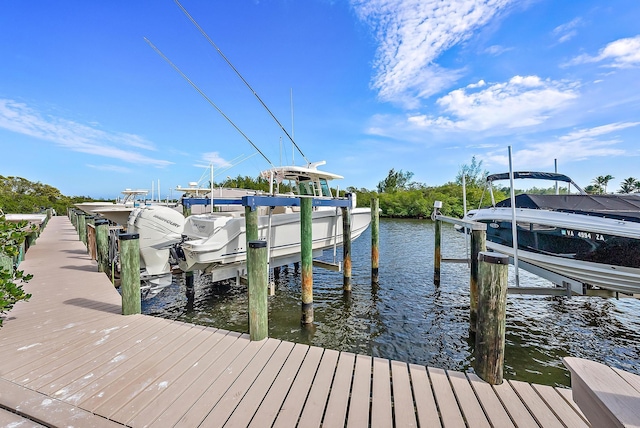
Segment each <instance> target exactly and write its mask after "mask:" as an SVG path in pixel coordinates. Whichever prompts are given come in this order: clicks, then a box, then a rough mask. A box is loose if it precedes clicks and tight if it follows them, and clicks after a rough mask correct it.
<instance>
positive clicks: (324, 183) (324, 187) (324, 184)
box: [320, 178, 331, 198]
mask: <svg viewBox="0 0 640 428" xmlns="http://www.w3.org/2000/svg"><path fill="white" fill-rule="evenodd" d="M320 188H321V189H322V196H326V197H328V198H330V197H331V189H329V183H327V179H326V178H321V179H320Z"/></svg>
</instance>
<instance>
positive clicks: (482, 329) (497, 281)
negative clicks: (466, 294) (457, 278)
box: [475, 252, 509, 385]
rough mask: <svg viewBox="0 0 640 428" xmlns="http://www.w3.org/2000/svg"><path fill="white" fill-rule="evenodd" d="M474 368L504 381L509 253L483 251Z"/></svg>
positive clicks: (491, 378) (487, 378)
mask: <svg viewBox="0 0 640 428" xmlns="http://www.w3.org/2000/svg"><path fill="white" fill-rule="evenodd" d="M478 258H479V264H478V267H479V276H478V279H479V282H478V285H479V287H478V290H479V294H478V323H477V332H476V350H475V354H476V359H475V370H476V373H477V374H478V376H480V377H481V378H482V379H483V380H484V381H485V382H488V383H490V384H492V385H499V384H501V383H502V377H503V371H504V344H505V323H506V308H507V272H508V266H509V257H508V256H506V255H504V254H496V253H489V252H481V253H480V254H479V256H478Z"/></svg>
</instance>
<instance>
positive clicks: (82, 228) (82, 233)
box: [77, 212, 87, 246]
mask: <svg viewBox="0 0 640 428" xmlns="http://www.w3.org/2000/svg"><path fill="white" fill-rule="evenodd" d="M77 229H78V239H79V240H80V241H82V243H83V244H84V245H85V246H86V245H87V222H86V219H85V215H84V213H83V212H82V213H78V228H77Z"/></svg>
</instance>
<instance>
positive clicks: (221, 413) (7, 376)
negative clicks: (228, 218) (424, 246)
mask: <svg viewBox="0 0 640 428" xmlns="http://www.w3.org/2000/svg"><path fill="white" fill-rule="evenodd" d="M20 268H21V269H22V270H24V271H25V272H27V273H32V274H33V275H34V279H33V280H32V281H31V282H30V283H29V284H27V285H26V286H25V287H24V288H25V290H26V291H28V292H30V293H32V294H33V297H32V298H31V300H30V301H29V302H19V303H18V304H17V305H16V306H15V308H14V309H13V310H12V311H11V312H9V313H8V314H7V317H6V318H5V321H4V327H2V328H1V329H0V425H2V426H5V425H10V424H12V423H14V424H17V423H18V422H28V423H29V424H30V425H29V426H40V425H38V424H42V425H44V426H82V427H88V426H96V427H98V426H107V427H108V426H131V427H142V426H159V427H170V426H179V427H192V426H193V427H195V426H203V427H217V426H227V427H245V426H252V427H267V426H277V427H284V426H292V427H293V426H300V427H310V426H323V427H334V426H335V427H341V426H349V427H367V426H372V427H392V426H396V427H411V426H420V427H426V426H445V427H463V426H470V427H490V426H494V427H509V426H518V427H538V426H542V427H585V426H589V424H588V422H587V420H586V418H585V417H584V415H583V414H582V413H581V412H580V411H579V410H578V408H577V406H576V405H575V403H574V402H573V401H572V399H571V390H569V389H562V388H553V387H550V386H543V385H534V384H528V383H525V382H518V381H505V382H504V383H503V384H502V385H499V386H491V385H489V384H487V383H484V382H483V381H481V380H480V379H479V378H477V377H475V376H474V375H472V374H468V373H460V372H454V371H448V370H442V369H437V368H431V367H424V366H419V365H414V364H408V363H406V362H400V361H390V360H386V359H381V358H372V357H370V356H366V355H355V354H352V353H348V352H337V351H334V350H329V349H322V348H318V347H313V346H307V345H302V344H294V343H290V342H283V341H280V340H277V339H265V340H262V341H259V342H251V341H250V340H249V337H248V335H246V334H240V333H235V332H229V331H226V330H222V329H215V328H209V327H202V326H197V325H191V324H186V323H183V322H177V321H171V320H166V319H161V318H155V317H151V316H146V315H130V316H123V315H120V313H121V300H120V295H119V294H118V292H117V291H116V290H115V289H114V288H113V286H112V285H111V283H110V282H109V280H108V278H107V276H105V275H104V274H103V273H98V272H97V267H96V263H95V262H93V261H92V260H90V258H89V256H88V254H87V252H86V249H85V247H84V245H83V244H82V243H81V242H80V241H78V236H77V234H76V231H75V230H74V228H73V226H72V225H71V223H70V222H69V220H68V219H67V218H66V217H53V218H52V219H51V220H50V221H49V224H48V225H47V227H46V229H45V230H44V232H43V233H42V235H41V236H40V237H39V238H38V240H37V242H36V245H34V246H33V247H31V248H30V249H29V251H28V253H27V257H26V260H25V261H24V262H23V263H22V264H21V266H20ZM338 292H339V291H338ZM221 327H223V326H221Z"/></svg>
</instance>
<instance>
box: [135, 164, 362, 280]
mask: <svg viewBox="0 0 640 428" xmlns="http://www.w3.org/2000/svg"><path fill="white" fill-rule="evenodd" d="M324 163H325V162H316V163H313V164H308V165H307V166H285V167H274V168H271V169H269V170H266V171H263V172H262V173H261V175H262V177H268V178H269V179H270V180H271V182H272V183H273V185H274V186H275V187H274V190H273V192H272V193H271V194H272V195H274V196H280V197H283V198H291V206H278V207H263V208H262V212H259V216H258V238H259V239H261V240H264V241H266V242H267V246H268V249H269V260H270V267H276V266H282V265H286V264H289V263H294V262H297V261H300V251H301V248H300V211H299V207H298V206H296V205H298V203H299V199H298V198H304V197H309V198H315V199H332V198H335V197H336V196H337V195H335V194H334V193H333V191H332V189H331V187H330V186H329V183H330V181H331V180H334V179H340V178H342V176H340V175H337V174H333V173H330V172H326V171H322V170H319V169H318V166H320V165H323V164H324ZM285 188H286V189H285ZM280 189H285V190H286V191H285V193H281V192H280ZM238 202H240V201H238ZM145 209H148V208H140V211H141V212H142V211H143V210H145ZM156 209H159V208H156ZM350 210H351V239H352V240H353V239H356V238H357V237H358V236H360V235H361V234H362V232H364V231H365V230H366V228H367V227H368V226H369V223H370V222H371V210H370V208H356V206H355V195H353V196H352V197H351V208H350ZM155 212H156V213H159V212H161V211H155ZM154 217H155V216H146V217H145V221H154ZM142 226H144V222H141V221H133V222H132V221H131V219H130V221H129V231H130V232H131V233H140V238H141V248H142V241H143V236H144V235H145V234H146V231H145V230H143V229H142ZM182 235H183V237H182V241H181V242H179V243H177V244H175V245H174V258H175V259H176V261H177V263H178V266H179V267H180V269H181V270H183V271H185V272H186V271H193V270H201V271H204V272H205V273H210V274H211V275H212V279H213V280H214V281H219V280H223V279H228V278H236V277H238V276H239V275H241V274H242V273H243V272H244V270H245V269H246V256H247V249H246V244H247V243H246V227H245V218H244V211H226V212H213V213H207V214H196V215H191V216H189V217H187V218H186V221H185V225H184V229H183V231H182ZM312 237H313V242H312V248H313V251H314V255H316V256H317V255H319V254H321V252H322V251H323V250H326V249H329V248H333V247H335V246H338V245H342V210H341V209H339V208H336V207H322V206H318V207H315V208H314V211H313V213H312Z"/></svg>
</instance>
